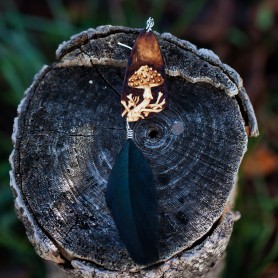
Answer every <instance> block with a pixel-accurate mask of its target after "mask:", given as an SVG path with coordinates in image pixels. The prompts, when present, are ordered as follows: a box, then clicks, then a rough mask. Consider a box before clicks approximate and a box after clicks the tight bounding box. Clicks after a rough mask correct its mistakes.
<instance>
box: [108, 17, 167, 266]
mask: <svg viewBox="0 0 278 278" xmlns="http://www.w3.org/2000/svg"><path fill="white" fill-rule="evenodd" d="M153 25H154V20H153V19H152V18H149V19H148V21H147V25H146V29H144V30H142V31H141V32H140V33H139V35H138V37H137V39H136V41H135V44H134V46H133V48H132V51H131V54H130V58H129V61H128V65H127V68H126V73H125V78H124V85H123V92H122V96H121V104H122V106H123V112H122V117H126V129H127V140H126V142H125V144H124V146H123V147H122V149H121V151H120V153H119V154H118V156H117V158H116V160H115V163H114V166H113V168H112V170H111V173H110V176H109V178H108V182H107V191H106V202H107V206H108V208H109V209H110V211H111V214H112V217H113V220H114V222H115V225H116V227H117V229H118V231H119V235H120V237H121V239H122V241H123V243H124V245H125V247H126V249H127V251H128V252H129V254H130V257H131V258H132V259H133V261H134V262H135V263H137V264H141V265H149V264H151V263H154V262H157V261H158V260H159V250H158V226H159V223H158V200H157V194H156V187H155V184H154V177H153V173H152V170H151V168H150V166H149V164H148V161H147V159H146V158H145V157H144V155H143V153H142V152H141V150H140V149H139V148H138V147H137V146H136V144H135V143H134V140H133V139H134V138H133V135H134V133H133V130H132V129H131V127H130V125H129V123H130V122H136V121H139V120H144V119H146V118H147V117H150V116H151V115H153V114H155V113H159V112H161V111H162V110H163V109H164V108H165V106H166V97H165V96H166V85H165V83H166V82H165V80H166V78H165V69H164V63H163V58H162V55H161V52H160V48H159V45H158V42H157V40H156V38H155V36H154V34H153V32H152V27H153Z"/></svg>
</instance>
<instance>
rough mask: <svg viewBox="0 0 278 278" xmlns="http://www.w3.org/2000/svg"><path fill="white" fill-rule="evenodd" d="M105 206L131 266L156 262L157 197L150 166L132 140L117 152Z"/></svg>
mask: <svg viewBox="0 0 278 278" xmlns="http://www.w3.org/2000/svg"><path fill="white" fill-rule="evenodd" d="M106 202H107V205H108V207H109V209H110V210H111V214H112V216H113V219H114V222H115V224H116V227H117V229H118V231H119V234H120V237H121V239H122V241H123V243H124V245H125V247H126V249H127V251H128V252H129V254H130V256H131V258H132V259H133V261H134V262H136V263H137V264H141V265H149V264H151V263H153V262H156V261H157V260H158V257H159V255H158V246H157V244H158V240H157V238H158V237H157V236H158V235H157V232H158V231H157V229H158V214H157V207H158V206H157V195H156V188H155V185H154V178H153V174H152V171H151V168H150V166H149V165H148V162H147V160H146V158H145V157H144V155H143V154H142V152H141V151H140V150H139V149H138V148H137V147H136V145H135V144H134V143H133V141H132V140H131V139H128V140H127V141H126V142H125V144H124V146H123V148H122V150H121V151H120V153H119V155H118V157H117V159H116V161H115V164H114V166H113V168H112V171H111V174H110V176H109V179H108V185H107V191H106Z"/></svg>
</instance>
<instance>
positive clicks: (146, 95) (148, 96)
mask: <svg viewBox="0 0 278 278" xmlns="http://www.w3.org/2000/svg"><path fill="white" fill-rule="evenodd" d="M143 98H144V99H153V95H152V90H151V87H150V86H148V85H145V86H144V94H143Z"/></svg>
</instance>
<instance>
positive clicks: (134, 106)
mask: <svg viewBox="0 0 278 278" xmlns="http://www.w3.org/2000/svg"><path fill="white" fill-rule="evenodd" d="M165 79H166V76H165V69H164V63H163V58H162V55H161V52H160V48H159V45H158V42H157V40H156V38H155V36H154V34H153V32H151V30H150V29H149V30H148V29H147V30H143V31H142V32H141V33H140V34H139V36H138V37H137V39H136V41H135V44H134V46H133V48H132V51H131V54H130V58H129V62H128V67H127V69H126V75H125V81H124V88H123V93H122V98H121V104H122V105H123V108H124V109H123V112H122V117H125V116H126V117H127V121H128V122H136V121H138V120H142V119H145V118H146V117H148V116H149V115H150V114H152V113H159V112H161V111H162V110H163V109H164V108H165V106H166V85H165Z"/></svg>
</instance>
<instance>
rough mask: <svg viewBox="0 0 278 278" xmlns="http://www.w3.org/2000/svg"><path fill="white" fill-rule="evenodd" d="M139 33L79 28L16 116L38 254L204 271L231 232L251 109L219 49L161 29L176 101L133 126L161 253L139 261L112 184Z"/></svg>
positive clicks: (121, 268) (60, 260)
mask: <svg viewBox="0 0 278 278" xmlns="http://www.w3.org/2000/svg"><path fill="white" fill-rule="evenodd" d="M138 32H139V30H137V29H130V28H124V27H112V26H103V27H99V28H97V29H96V30H94V29H90V30H88V31H86V32H83V33H81V34H79V35H76V36H75V37H74V38H72V40H71V41H69V42H66V43H64V44H62V45H61V46H60V47H59V49H58V51H57V57H58V62H57V63H56V64H53V65H52V66H47V67H44V68H43V69H42V71H41V72H40V73H39V74H38V75H37V76H36V77H35V81H34V83H33V84H32V86H31V87H30V88H29V89H28V90H27V91H26V93H25V98H24V99H23V101H22V103H21V104H20V106H19V108H18V113H19V116H18V118H17V119H16V120H15V125H14V127H15V130H14V134H13V141H14V144H15V149H14V151H13V154H12V155H11V164H12V172H11V185H12V188H13V191H14V194H15V204H16V208H17V212H18V215H19V217H20V219H21V220H22V221H23V223H24V224H25V227H26V230H27V235H28V237H29V239H30V241H31V242H32V243H33V245H34V247H35V248H36V251H37V252H38V254H39V255H40V256H42V257H43V258H45V259H47V260H51V261H53V262H55V263H57V264H59V265H60V266H61V267H62V268H64V269H65V270H66V271H67V272H68V273H71V274H74V275H77V276H79V277H206V276H207V275H208V273H209V272H210V271H211V270H213V269H214V265H215V264H217V263H218V262H219V261H220V260H221V259H222V258H223V255H224V251H225V248H226V245H227V243H228V240H229V237H230V234H231V232H232V226H233V215H232V214H231V213H230V212H228V213H227V211H229V198H230V197H231V194H232V192H233V189H234V184H235V181H236V176H237V172H238V168H239V165H240V162H241V159H242V157H243V155H244V153H245V151H246V147H247V134H246V132H245V128H246V127H248V130H249V131H250V135H252V136H255V135H257V133H258V131H257V124H256V119H255V116H254V112H253V108H252V105H251V104H250V101H249V99H248V96H247V94H246V92H245V90H244V88H243V87H242V81H241V79H240V77H239V76H238V74H237V73H236V72H235V71H234V70H233V69H231V68H230V67H228V66H227V65H224V64H222V63H221V61H220V60H219V58H218V57H217V56H216V55H215V54H213V53H212V52H210V51H208V50H204V49H201V50H197V49H196V47H195V46H193V45H192V44H190V43H188V42H186V41H181V40H179V39H177V38H175V37H173V36H172V35H170V34H162V35H159V34H157V33H156V35H157V38H158V42H159V44H160V46H161V49H162V54H163V56H164V59H165V67H166V73H167V74H168V79H167V85H168V91H169V92H168V94H169V100H168V106H167V108H166V109H165V110H163V111H162V112H161V113H159V114H157V115H155V116H154V117H152V118H150V119H146V120H144V121H139V122H137V123H135V124H133V129H134V132H135V142H136V144H137V145H138V146H139V147H140V149H141V150H142V151H143V153H144V154H145V156H146V157H147V158H148V160H149V161H150V165H151V167H152V169H153V172H154V175H155V177H156V186H157V188H158V195H159V204H160V223H161V225H160V226H161V227H160V250H161V259H162V261H161V262H160V263H159V264H158V265H155V266H152V267H151V268H147V269H144V268H143V269H142V267H141V266H137V265H135V264H134V263H133V262H132V261H131V259H130V258H129V255H128V253H127V251H126V250H125V248H124V246H123V244H122V242H121V241H120V239H119V236H118V233H117V230H116V228H115V226H114V223H113V220H112V218H111V215H110V212H109V210H108V208H107V207H106V203H105V198H104V192H105V189H106V181H107V178H108V176H109V173H110V170H111V167H112V165H113V163H114V160H115V157H116V154H117V153H118V152H119V150H120V148H121V146H122V145H123V142H124V140H125V136H126V131H125V122H124V120H123V119H122V118H121V115H120V114H121V106H120V93H121V87H122V83H123V78H124V71H125V66H126V63H127V59H128V57H129V53H130V50H129V49H127V48H124V47H122V46H119V45H118V42H121V43H125V44H127V45H130V46H132V44H133V43H134V40H135V39H136V36H137V35H138ZM132 273H133V274H132Z"/></svg>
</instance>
